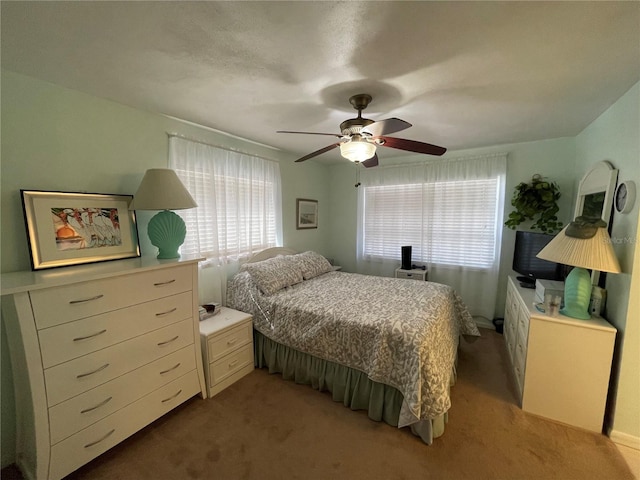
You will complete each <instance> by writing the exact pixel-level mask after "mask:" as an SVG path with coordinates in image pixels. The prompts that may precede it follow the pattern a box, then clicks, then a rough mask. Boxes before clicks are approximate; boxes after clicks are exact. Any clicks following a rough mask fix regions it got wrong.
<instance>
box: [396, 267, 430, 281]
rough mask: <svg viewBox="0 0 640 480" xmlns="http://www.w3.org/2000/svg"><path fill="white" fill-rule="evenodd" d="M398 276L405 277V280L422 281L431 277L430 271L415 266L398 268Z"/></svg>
mask: <svg viewBox="0 0 640 480" xmlns="http://www.w3.org/2000/svg"><path fill="white" fill-rule="evenodd" d="M395 274H396V278H403V279H405V280H420V281H422V282H424V281H426V280H427V279H428V278H429V271H428V270H422V269H420V268H415V269H413V270H403V269H402V268H396V272H395Z"/></svg>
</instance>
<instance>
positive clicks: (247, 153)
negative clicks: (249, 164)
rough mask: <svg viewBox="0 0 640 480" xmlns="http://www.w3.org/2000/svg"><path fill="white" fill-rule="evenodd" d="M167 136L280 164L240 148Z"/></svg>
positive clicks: (171, 134)
mask: <svg viewBox="0 0 640 480" xmlns="http://www.w3.org/2000/svg"><path fill="white" fill-rule="evenodd" d="M167 136H168V137H169V138H171V137H176V138H181V139H183V140H188V141H190V142H194V143H199V144H201V145H206V146H207V147H212V148H219V149H221V150H227V151H229V152H234V153H241V154H242V155H248V156H250V157H256V158H260V159H262V160H266V161H268V162H275V163H277V164H278V165H279V164H280V161H279V160H275V159H273V158H268V157H264V156H262V155H256V154H255V153H252V152H247V151H244V150H240V149H238V148H233V147H227V146H223V145H216V144H213V143H209V142H205V141H203V140H200V139H198V138H194V137H190V136H187V135H183V134H181V133H172V132H167Z"/></svg>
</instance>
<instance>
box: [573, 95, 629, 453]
mask: <svg viewBox="0 0 640 480" xmlns="http://www.w3.org/2000/svg"><path fill="white" fill-rule="evenodd" d="M639 132H640V83H638V84H636V85H635V86H633V87H632V88H631V89H630V90H629V91H628V92H627V93H626V94H625V95H623V96H622V97H621V98H620V99H619V100H618V101H617V102H616V103H615V104H613V105H612V106H611V107H610V108H609V109H607V110H606V111H605V112H604V113H603V114H602V115H600V116H599V117H598V118H597V119H596V120H595V121H594V122H593V123H592V124H591V125H589V126H588V127H587V128H585V129H584V130H583V131H582V132H581V133H580V135H578V136H577V137H576V173H577V175H576V179H578V180H579V179H580V178H581V177H582V176H583V175H584V173H585V172H586V171H587V170H589V169H590V168H591V166H592V165H593V164H594V163H596V162H599V161H601V160H608V161H610V162H611V163H612V164H613V166H614V167H615V168H617V169H618V183H619V182H620V181H625V180H631V181H633V182H635V184H636V187H638V188H640V134H639ZM576 188H577V184H576ZM638 193H640V192H638ZM639 212H640V198H637V199H636V202H635V205H634V207H633V210H632V211H631V212H630V213H628V214H620V213H617V212H615V211H614V213H613V217H612V220H611V225H612V231H611V239H612V241H613V248H614V250H615V252H616V256H617V257H618V260H619V261H620V267H621V268H622V273H621V274H618V275H612V274H610V275H607V283H606V288H607V310H606V315H605V316H606V318H607V320H609V322H611V323H612V324H613V325H615V327H616V328H617V329H618V337H617V348H616V355H615V359H614V367H613V379H612V388H611V391H610V393H609V396H610V404H611V405H612V406H613V408H614V413H615V415H614V416H613V425H612V428H613V432H612V438H614V437H616V436H618V437H622V439H624V438H635V443H634V440H633V439H632V440H630V441H631V443H634V445H635V448H640V315H639V314H640V312H639V311H638V307H637V303H638V292H639V291H638V289H637V285H638V280H637V278H632V277H639V276H640V271H638V267H637V265H638V256H639V255H640V249H639V248H637V245H638V236H637V231H638V215H639ZM634 252H635V265H634ZM634 267H635V268H634ZM633 280H635V285H636V289H635V290H632V287H631V285H632V282H633ZM632 292H634V296H633V297H632ZM633 302H635V306H634V305H633Z"/></svg>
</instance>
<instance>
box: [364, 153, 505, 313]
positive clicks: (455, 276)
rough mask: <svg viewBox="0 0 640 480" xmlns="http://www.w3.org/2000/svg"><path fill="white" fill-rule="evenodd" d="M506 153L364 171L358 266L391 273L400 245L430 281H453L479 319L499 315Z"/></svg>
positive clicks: (452, 283) (396, 262) (375, 271)
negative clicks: (426, 271) (409, 250)
mask: <svg viewBox="0 0 640 480" xmlns="http://www.w3.org/2000/svg"><path fill="white" fill-rule="evenodd" d="M505 177H506V154H500V155H488V156H481V157H468V158H460V159H452V160H444V161H435V162H433V163H425V164H418V165H415V164H412V165H400V166H392V167H378V168H371V169H367V170H365V171H363V172H362V175H361V183H362V185H361V187H360V191H359V195H358V220H359V222H358V246H357V262H358V263H357V265H358V271H359V272H361V273H368V274H376V275H386V276H391V275H393V271H394V269H395V268H397V267H398V266H399V265H400V252H401V248H400V247H401V246H404V245H411V246H412V260H413V262H414V263H419V264H425V265H427V266H428V268H429V280H430V281H434V282H438V283H444V284H447V285H451V286H452V287H453V288H455V289H456V291H457V292H458V293H459V294H460V295H461V296H462V298H463V300H464V301H465V303H466V305H467V306H468V307H469V310H470V312H471V314H472V315H474V316H481V317H484V318H486V319H488V320H491V319H493V318H494V315H495V303H496V297H497V288H498V273H499V266H500V247H501V243H502V223H503V205H504V188H505V187H504V184H505Z"/></svg>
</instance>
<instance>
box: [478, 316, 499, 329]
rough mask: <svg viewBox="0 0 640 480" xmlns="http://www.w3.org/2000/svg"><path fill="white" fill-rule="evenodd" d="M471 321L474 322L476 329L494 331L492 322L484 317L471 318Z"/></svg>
mask: <svg viewBox="0 0 640 480" xmlns="http://www.w3.org/2000/svg"><path fill="white" fill-rule="evenodd" d="M473 320H474V321H475V322H476V326H477V327H478V328H490V329H491V330H495V329H496V327H494V326H493V322H492V321H491V320H488V319H486V318H484V317H473Z"/></svg>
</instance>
